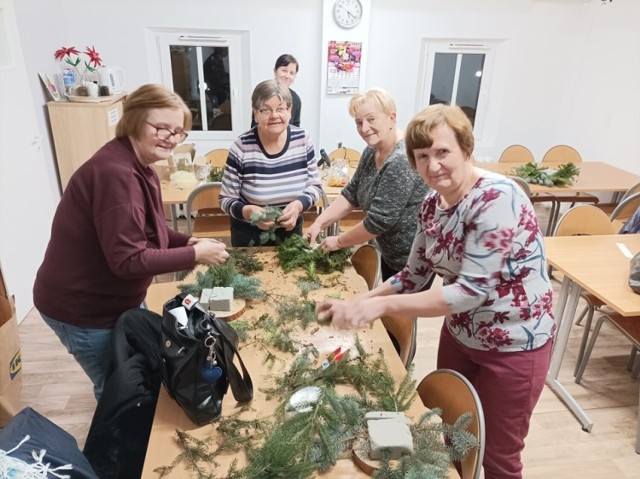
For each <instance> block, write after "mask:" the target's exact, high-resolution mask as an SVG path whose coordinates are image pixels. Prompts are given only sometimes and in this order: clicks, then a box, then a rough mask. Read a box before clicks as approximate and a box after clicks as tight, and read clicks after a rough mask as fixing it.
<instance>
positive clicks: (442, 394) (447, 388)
mask: <svg viewBox="0 0 640 479" xmlns="http://www.w3.org/2000/svg"><path fill="white" fill-rule="evenodd" d="M417 390H418V395H419V396H420V399H421V400H422V403H423V404H424V405H425V406H426V407H428V408H429V409H434V408H439V409H440V410H441V411H442V421H443V422H444V423H446V424H454V423H455V422H456V420H457V419H458V418H459V417H460V415H462V414H464V413H466V412H470V413H471V415H472V416H473V421H472V422H471V424H470V426H469V429H468V431H469V432H470V433H471V434H473V435H474V436H476V437H477V438H478V443H479V444H480V447H479V448H478V449H476V450H474V451H469V453H468V454H467V456H466V457H465V458H464V460H463V461H462V463H461V464H460V463H456V464H455V466H456V469H457V470H458V473H459V474H460V478H461V479H478V478H479V477H480V471H481V470H482V460H483V458H484V448H485V436H484V435H485V425H484V413H483V410H482V404H481V403H480V398H479V397H478V393H477V392H476V390H475V388H474V387H473V385H472V384H471V383H470V382H469V380H468V379H467V378H465V377H464V376H463V375H462V374H460V373H459V372H457V371H453V370H451V369H436V370H435V371H432V372H430V373H429V374H427V375H426V376H425V377H424V379H423V380H422V381H420V384H419V385H418V388H417Z"/></svg>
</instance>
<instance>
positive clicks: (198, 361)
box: [162, 295, 253, 426]
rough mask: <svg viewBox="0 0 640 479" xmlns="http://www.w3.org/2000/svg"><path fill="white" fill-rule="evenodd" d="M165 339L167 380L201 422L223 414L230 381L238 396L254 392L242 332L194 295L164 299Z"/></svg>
mask: <svg viewBox="0 0 640 479" xmlns="http://www.w3.org/2000/svg"><path fill="white" fill-rule="evenodd" d="M172 310H174V311H173V312H172ZM162 342H163V348H162V359H163V361H164V363H165V371H164V372H163V383H164V384H165V387H166V388H167V391H168V392H169V395H170V396H171V397H172V398H174V399H175V400H176V402H177V403H178V404H179V405H180V407H182V409H183V410H184V411H185V413H186V414H187V416H189V419H191V420H192V421H193V422H194V423H195V424H197V425H199V426H202V425H204V424H207V423H210V422H212V421H215V420H216V419H217V418H218V417H219V416H220V413H221V411H222V398H223V397H224V395H225V394H226V392H227V390H228V387H229V385H231V391H232V392H233V397H234V398H235V399H236V401H238V402H241V403H243V402H248V401H251V399H252V398H253V383H252V382H251V376H250V375H249V371H247V368H246V367H245V365H244V363H243V362H242V358H241V357H240V354H239V353H238V349H237V346H238V335H237V333H236V332H235V330H234V329H233V328H232V327H231V326H229V325H228V324H227V323H226V322H225V321H223V320H221V319H219V318H216V317H215V315H210V314H209V313H208V312H207V311H206V310H205V309H204V308H203V307H202V306H201V305H200V303H198V302H197V300H196V299H195V298H194V297H193V296H191V295H178V296H176V297H175V298H173V299H171V300H169V301H167V302H166V303H165V304H164V306H163V311H162ZM234 355H235V356H237V358H238V362H239V363H240V366H241V368H242V374H240V372H239V371H238V368H237V367H236V365H235V364H234V362H233V357H234Z"/></svg>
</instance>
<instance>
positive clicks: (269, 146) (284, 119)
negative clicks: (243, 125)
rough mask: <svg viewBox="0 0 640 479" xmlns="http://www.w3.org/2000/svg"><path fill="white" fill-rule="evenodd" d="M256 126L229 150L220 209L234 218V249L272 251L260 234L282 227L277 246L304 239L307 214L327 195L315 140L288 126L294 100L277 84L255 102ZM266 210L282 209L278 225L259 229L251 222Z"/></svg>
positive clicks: (258, 90)
mask: <svg viewBox="0 0 640 479" xmlns="http://www.w3.org/2000/svg"><path fill="white" fill-rule="evenodd" d="M251 104H252V106H253V114H254V116H255V118H256V119H257V121H258V123H257V125H256V126H255V127H254V128H252V129H251V130H249V131H247V132H246V133H243V134H242V135H240V137H238V139H236V141H235V142H234V143H233V145H231V148H230V149H229V156H228V158H227V164H226V166H225V169H224V175H223V177H222V189H221V191H220V206H221V208H222V209H223V210H224V212H225V213H227V214H229V215H230V216H231V245H232V246H267V245H273V244H275V242H274V241H272V240H269V241H266V242H265V241H261V240H260V236H261V234H262V233H263V232H264V231H266V230H269V229H270V228H272V227H273V226H274V225H275V223H277V226H278V227H277V228H276V230H275V234H276V236H277V238H278V240H282V239H284V238H287V237H289V236H291V235H292V234H293V233H297V234H300V235H301V234H302V212H303V211H306V210H308V209H309V208H310V207H311V206H313V205H314V204H315V203H316V202H317V201H318V199H319V198H320V195H321V194H322V186H321V183H320V179H319V177H318V167H317V164H316V160H315V152H314V149H313V145H312V144H311V140H310V138H309V136H308V135H307V133H306V132H305V131H304V130H303V129H302V128H298V127H295V126H291V125H290V124H289V120H290V118H291V94H290V93H289V89H288V88H287V87H285V86H282V85H280V84H279V83H278V82H277V81H275V80H266V81H263V82H261V83H259V84H258V85H257V86H256V87H255V89H254V90H253V95H252V96H251ZM266 206H275V207H280V208H282V214H281V215H280V216H279V217H278V218H277V219H276V220H275V221H274V220H268V219H263V220H261V221H259V222H258V223H257V224H256V225H254V224H252V217H254V216H260V215H262V214H263V213H264V211H265V207H266Z"/></svg>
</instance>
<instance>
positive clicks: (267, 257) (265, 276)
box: [142, 249, 455, 479]
mask: <svg viewBox="0 0 640 479" xmlns="http://www.w3.org/2000/svg"><path fill="white" fill-rule="evenodd" d="M258 257H259V258H260V260H261V261H262V262H263V264H264V270H263V271H262V272H259V273H257V274H256V277H258V278H259V279H260V280H261V282H262V283H261V286H260V289H261V290H262V291H265V292H267V293H268V294H269V295H270V296H271V299H270V300H269V301H267V302H262V301H248V302H247V308H246V312H245V313H244V314H243V316H242V317H241V319H253V320H257V318H258V317H260V316H261V315H262V314H264V313H271V312H273V303H274V302H277V301H282V300H284V299H285V298H286V297H287V296H294V295H297V296H298V297H299V295H300V291H299V288H298V287H297V286H296V281H297V280H298V278H299V277H300V276H301V273H300V271H292V272H291V273H289V274H284V273H283V271H282V269H281V268H280V266H278V265H277V259H276V258H275V254H274V253H273V251H272V250H271V249H268V250H267V249H265V251H264V252H260V253H258ZM192 277H193V276H191V277H187V279H186V280H185V282H187V283H189V282H192V279H190V278H192ZM321 277H322V281H323V282H324V283H325V284H332V286H331V287H330V288H322V289H320V290H315V291H312V292H311V293H309V297H310V299H314V300H319V299H322V298H324V297H327V296H328V295H333V296H334V297H335V295H336V294H339V295H340V296H341V297H343V298H346V297H350V296H353V295H355V294H357V293H359V292H361V291H364V290H366V287H367V286H366V283H365V281H364V279H362V277H361V276H359V275H358V274H357V273H356V272H355V270H354V269H353V267H351V266H349V267H347V268H346V269H345V271H344V273H334V274H333V275H321ZM330 277H334V278H335V280H329V279H328V278H330ZM177 286H178V283H177V282H171V283H156V284H152V285H151V287H150V288H149V291H148V295H147V306H148V307H149V309H151V310H154V311H157V312H161V310H162V304H163V303H164V302H165V301H167V300H169V299H171V298H172V297H173V296H174V295H175V294H177V292H178V289H177ZM356 334H357V335H358V337H359V338H360V341H361V342H362V345H363V346H364V348H365V349H366V350H367V351H369V352H372V353H373V352H377V351H378V350H379V349H381V350H382V351H383V352H384V355H385V359H386V362H387V364H388V367H389V369H390V371H391V373H392V374H393V376H394V377H395V378H396V379H397V380H398V381H400V380H401V379H402V378H403V377H404V375H405V374H406V370H405V368H404V366H403V364H402V362H401V361H400V358H399V356H398V354H397V353H396V351H395V349H394V347H393V345H392V343H391V341H390V340H389V336H388V335H387V333H386V330H385V329H384V327H383V326H382V324H381V322H380V321H376V322H375V323H374V326H373V327H372V328H371V329H364V330H359V331H357V333H356V332H354V331H340V330H336V329H333V328H331V327H330V326H325V325H318V324H315V325H310V326H309V327H308V328H307V329H306V330H304V331H300V332H299V335H300V336H299V339H301V340H303V341H305V342H309V343H313V345H314V346H315V347H316V348H317V349H318V351H319V352H320V356H319V360H318V363H319V364H320V363H321V362H322V358H324V357H326V356H327V355H328V354H329V353H330V352H331V351H333V350H334V349H336V348H337V347H339V346H340V347H342V348H343V349H345V348H350V351H351V352H354V351H355V348H354V344H355V337H356ZM240 347H241V348H240V354H241V356H242V359H243V361H244V362H245V364H246V366H247V368H248V370H249V372H250V374H251V377H252V380H253V384H254V399H253V400H252V401H251V403H250V408H251V411H248V412H247V413H246V414H247V416H246V417H247V418H251V417H266V416H269V414H270V413H271V412H272V411H273V410H274V409H275V408H276V406H277V401H274V400H271V401H270V400H267V398H266V397H265V394H264V393H263V392H262V391H261V388H264V387H266V386H269V385H272V376H275V375H277V374H278V372H282V371H284V370H285V369H286V368H287V367H288V366H289V364H290V363H291V361H292V360H293V355H290V354H284V353H277V352H276V355H277V356H278V360H277V361H276V363H275V366H273V367H272V368H270V367H269V366H268V365H266V364H265V357H266V353H267V352H266V351H265V350H263V349H262V347H261V346H260V344H259V342H257V341H252V342H250V344H244V343H241V345H240ZM271 352H272V353H273V352H274V351H273V350H271ZM339 391H340V390H339ZM239 407H240V405H239V404H236V403H235V402H234V398H233V395H232V394H231V392H228V393H227V394H226V395H225V397H224V402H223V413H222V414H223V416H226V415H230V414H231V413H233V412H235V411H237V410H238V408H239ZM424 411H425V408H424V406H423V405H422V403H421V402H420V400H419V399H418V398H416V399H415V400H414V402H413V404H412V407H411V409H410V410H409V412H408V416H410V417H418V416H419V415H420V414H421V413H422V412H424ZM215 426H216V424H215V423H214V424H212V425H209V426H204V427H197V426H196V425H194V424H193V423H191V421H190V420H189V419H188V418H187V416H186V415H185V413H184V412H183V411H182V409H181V408H180V407H179V406H178V405H177V403H176V402H175V401H174V400H173V399H171V398H170V397H169V396H168V394H167V393H166V391H165V389H164V387H161V389H160V397H159V399H158V404H157V406H156V412H155V417H154V421H153V425H152V429H151V436H150V439H149V445H148V449H147V455H146V458H145V464H144V470H143V475H142V476H143V477H144V478H157V477H158V474H157V473H156V472H154V469H156V468H158V467H160V466H166V465H169V464H171V462H172V461H173V460H174V458H175V457H176V456H177V455H178V454H179V453H180V449H179V447H178V446H177V444H176V442H175V430H176V429H180V430H186V431H189V433H190V434H192V435H193V436H195V437H198V438H201V439H202V438H204V437H206V436H208V435H213V437H215V435H216V430H215ZM234 459H237V460H238V466H239V467H242V466H243V465H245V464H246V457H245V455H244V454H243V453H240V454H229V455H223V456H220V457H219V458H216V460H217V461H218V463H219V465H218V467H217V468H216V470H215V473H216V475H220V474H222V472H221V471H223V470H225V469H226V468H228V467H229V465H230V464H231V462H232V461H233V460H234ZM168 477H180V478H183V477H188V474H187V470H185V469H184V468H181V466H178V467H176V469H175V470H174V472H173V473H172V474H171V475H170V476H168ZM318 477H330V478H332V479H333V478H338V479H339V478H357V477H362V478H365V477H368V476H367V475H366V474H364V473H363V472H361V471H360V470H359V469H358V468H357V466H356V465H355V464H354V462H353V461H352V460H351V459H341V460H339V461H338V463H337V465H336V466H335V467H333V468H332V469H331V470H330V471H328V472H327V473H326V474H323V475H319V476H318ZM451 477H455V476H451Z"/></svg>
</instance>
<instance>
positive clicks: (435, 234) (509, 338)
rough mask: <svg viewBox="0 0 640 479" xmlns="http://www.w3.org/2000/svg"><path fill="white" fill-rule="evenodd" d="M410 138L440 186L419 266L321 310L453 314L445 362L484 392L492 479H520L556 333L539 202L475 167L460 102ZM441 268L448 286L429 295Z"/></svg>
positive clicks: (355, 321)
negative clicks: (536, 204)
mask: <svg viewBox="0 0 640 479" xmlns="http://www.w3.org/2000/svg"><path fill="white" fill-rule="evenodd" d="M406 143H407V154H408V157H409V161H410V163H411V165H412V166H413V167H414V168H416V170H417V171H418V172H419V173H420V175H421V176H422V178H423V179H424V181H425V183H427V184H428V185H429V186H431V188H433V190H432V191H431V192H430V193H429V195H428V196H427V197H426V199H425V201H424V204H423V205H422V209H421V211H420V216H419V224H418V226H419V233H418V234H417V236H416V238H415V241H414V243H413V247H412V249H411V254H410V256H409V260H408V262H407V265H406V266H405V267H404V269H403V270H402V271H401V272H400V273H398V274H396V275H395V276H393V277H392V278H391V279H390V280H388V281H386V282H385V283H383V284H382V285H380V286H379V287H377V288H376V289H374V290H372V291H369V292H367V293H364V294H362V295H360V296H358V297H356V298H354V299H351V300H347V301H338V300H327V301H324V302H323V303H321V304H319V305H318V306H317V312H318V318H319V319H320V320H323V319H324V320H326V319H329V318H331V321H332V323H333V324H334V325H335V326H336V327H338V328H361V327H365V326H368V325H369V324H370V323H371V322H372V321H374V320H375V319H376V318H380V317H382V316H385V315H393V314H402V315H406V316H417V317H438V316H444V317H445V319H444V324H443V326H442V330H441V334H440V344H439V347H438V362H437V368H448V369H453V370H455V371H458V372H460V373H461V374H463V375H464V376H465V377H466V378H467V379H469V381H470V382H471V383H472V384H473V385H474V387H475V389H476V390H477V392H478V396H479V397H480V401H481V402H482V408H483V410H484V419H485V424H486V436H485V437H486V448H485V453H484V461H483V467H484V477H485V478H486V479H520V478H521V477H522V460H521V453H522V450H523V449H524V439H525V437H526V436H527V433H528V431H529V422H530V419H531V414H532V412H533V408H534V407H535V405H536V403H537V401H538V398H539V397H540V394H541V392H542V388H543V387H544V383H545V379H546V376H547V370H548V368H549V362H550V358H551V348H552V345H553V337H554V334H555V331H556V324H555V321H554V318H553V314H552V310H551V308H552V289H551V284H550V281H549V277H548V276H547V268H546V260H545V253H544V242H543V238H542V233H541V232H540V228H539V226H538V222H537V219H536V215H535V212H534V210H533V206H532V205H531V202H530V201H529V198H528V197H527V195H526V194H525V193H524V192H523V191H522V190H521V189H520V188H519V187H518V186H517V185H516V184H515V183H514V182H513V181H511V180H510V179H507V178H505V177H504V176H502V175H498V174H496V173H490V172H487V171H484V170H481V169H478V168H475V167H474V166H473V163H472V162H471V159H470V157H471V153H472V152H473V146H474V138H473V128H472V126H471V123H470V121H469V119H468V118H467V116H466V115H465V114H464V112H463V111H462V110H461V109H460V108H458V107H453V106H447V105H432V106H430V107H428V108H427V109H425V110H423V111H422V112H420V113H418V114H417V115H416V116H415V117H414V118H413V119H412V120H411V122H410V123H409V125H408V127H407V134H406ZM434 274H438V275H439V276H441V277H442V280H443V286H442V287H439V288H432V289H430V290H428V291H421V287H422V285H423V284H425V283H426V282H427V281H429V278H431V277H432V276H433V275H434Z"/></svg>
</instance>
